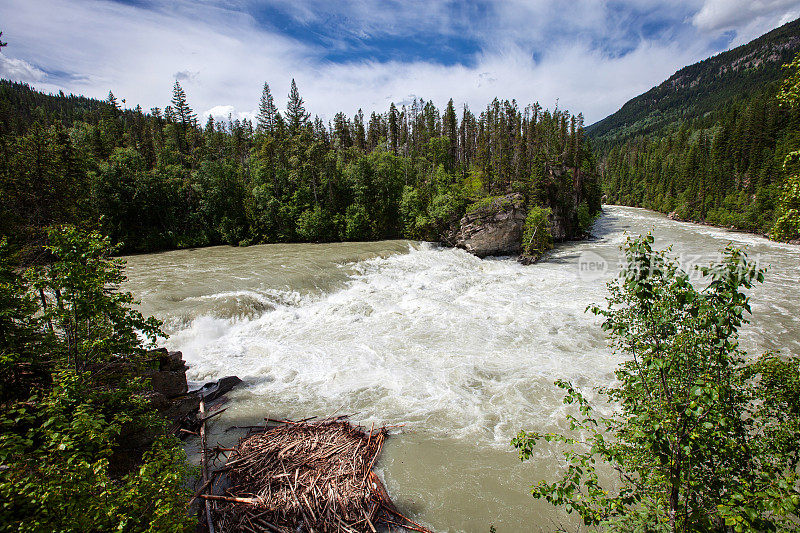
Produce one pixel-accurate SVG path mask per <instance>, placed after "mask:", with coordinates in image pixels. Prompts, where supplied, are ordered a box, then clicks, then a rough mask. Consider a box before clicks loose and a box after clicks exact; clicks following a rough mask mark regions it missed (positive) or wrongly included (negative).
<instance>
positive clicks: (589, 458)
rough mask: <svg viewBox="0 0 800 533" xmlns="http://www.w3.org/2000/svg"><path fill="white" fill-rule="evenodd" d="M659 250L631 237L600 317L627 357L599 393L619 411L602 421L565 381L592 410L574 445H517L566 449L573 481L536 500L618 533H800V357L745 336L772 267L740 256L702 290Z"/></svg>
mask: <svg viewBox="0 0 800 533" xmlns="http://www.w3.org/2000/svg"><path fill="white" fill-rule="evenodd" d="M652 243H653V238H652V236H647V237H639V238H636V239H633V240H629V241H628V243H627V245H626V247H625V253H626V258H627V266H626V267H625V268H624V269H623V271H622V273H621V274H620V279H619V280H618V281H616V282H611V283H610V284H609V290H610V292H611V296H610V297H609V298H608V306H607V307H606V308H604V309H603V308H600V307H597V306H593V307H592V308H591V310H592V312H593V313H595V314H598V315H600V316H602V317H604V318H605V322H604V323H603V329H604V330H605V331H607V332H609V334H610V336H611V339H612V341H613V345H614V347H615V348H616V349H617V350H619V351H620V352H622V353H624V354H625V355H626V356H627V360H626V361H625V362H623V363H621V364H620V365H619V367H618V369H617V372H616V375H617V379H618V384H617V385H614V386H612V387H610V388H607V389H600V391H599V392H601V393H604V394H605V395H607V397H608V399H609V401H610V403H611V404H612V405H616V406H618V408H617V410H616V411H615V412H614V413H613V414H612V415H611V416H608V417H601V416H598V415H597V414H596V413H595V411H594V409H593V407H592V406H591V405H590V404H589V402H588V401H587V400H586V399H585V398H584V396H583V395H582V394H581V392H580V391H579V390H578V389H577V388H575V387H574V386H572V385H571V384H570V383H567V382H565V381H558V382H556V384H557V385H558V386H559V387H561V388H562V389H564V390H565V391H566V397H565V398H564V403H566V404H574V405H576V406H577V408H578V411H579V414H577V415H570V416H569V417H568V419H569V427H570V431H571V432H572V433H571V435H570V436H565V435H560V434H547V435H542V434H539V433H535V432H532V433H528V432H524V431H523V432H520V433H519V434H518V436H517V437H516V438H515V439H514V441H513V444H514V446H515V447H516V448H517V449H518V450H519V455H520V458H522V459H523V460H524V459H528V458H530V457H531V456H532V455H533V453H534V449H535V446H536V445H537V443H538V442H539V441H540V440H545V441H553V442H558V443H561V444H562V445H564V446H565V447H566V450H567V451H566V452H565V455H564V457H565V462H566V465H565V470H564V472H563V475H562V476H561V478H560V479H557V480H556V481H555V482H552V483H550V482H547V481H540V482H539V483H538V484H536V485H535V486H533V488H532V490H531V492H532V494H533V496H534V497H536V498H544V499H546V500H547V501H548V502H550V503H552V504H555V505H563V506H565V508H566V510H567V511H568V512H572V511H575V512H577V513H578V514H579V515H580V516H581V518H582V519H583V521H584V522H585V523H586V524H587V525H593V526H603V527H604V528H605V529H606V530H611V531H671V532H677V531H720V532H723V531H726V532H727V531H731V530H733V531H776V530H785V529H791V530H795V529H796V527H797V524H798V518H800V515H799V514H798V511H800V485H798V476H797V470H796V469H797V466H798V461H799V459H800V379H798V370H800V359H799V358H797V357H790V358H779V357H776V356H775V355H774V354H767V355H766V356H763V357H761V358H759V359H758V360H756V361H752V360H751V359H749V358H747V357H746V354H745V353H744V352H742V351H741V350H740V349H739V347H738V341H737V339H738V330H739V328H740V327H741V326H742V325H743V324H745V323H747V319H746V318H745V314H746V313H749V312H750V303H749V297H748V296H747V295H746V294H745V292H744V291H746V290H748V289H750V288H752V286H753V284H754V283H756V282H761V281H762V280H763V270H760V269H758V268H757V267H756V266H755V265H754V264H752V263H751V262H749V261H748V260H747V257H746V255H745V254H744V253H742V252H740V251H739V250H736V249H734V248H731V247H729V248H728V249H727V250H726V251H725V256H724V259H723V260H722V261H721V262H719V263H717V264H713V265H711V266H709V267H705V268H702V269H700V270H701V273H702V274H703V276H705V277H706V279H707V280H708V283H707V284H706V286H705V288H703V289H697V288H696V287H695V286H694V285H693V284H692V283H691V282H690V279H689V275H688V274H687V273H686V272H684V271H683V270H681V269H680V267H679V266H678V264H677V262H676V261H675V260H674V259H671V258H670V257H668V256H667V255H666V253H665V252H660V251H654V250H653V249H652V247H651V245H652ZM574 435H577V436H574ZM599 465H604V466H610V467H611V470H610V471H612V472H615V473H616V474H618V478H617V479H616V480H614V481H611V480H607V479H605V478H604V477H603V476H602V475H601V473H600V472H601V469H600V467H599Z"/></svg>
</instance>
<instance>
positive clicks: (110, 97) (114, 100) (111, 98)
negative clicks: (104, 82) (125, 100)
mask: <svg viewBox="0 0 800 533" xmlns="http://www.w3.org/2000/svg"><path fill="white" fill-rule="evenodd" d="M106 102H108V103H109V104H111V105H113V106H114V107H115V108H116V109H119V108H120V105H119V102H118V101H117V98H116V97H115V96H114V93H112V92H111V91H108V98H107V99H106Z"/></svg>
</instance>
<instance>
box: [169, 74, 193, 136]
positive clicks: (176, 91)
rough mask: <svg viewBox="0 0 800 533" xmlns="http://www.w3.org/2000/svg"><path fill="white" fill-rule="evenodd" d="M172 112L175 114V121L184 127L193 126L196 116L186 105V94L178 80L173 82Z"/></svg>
mask: <svg viewBox="0 0 800 533" xmlns="http://www.w3.org/2000/svg"><path fill="white" fill-rule="evenodd" d="M172 111H173V113H174V114H175V120H176V121H178V122H180V123H181V125H183V126H184V127H185V126H193V125H194V124H195V122H196V121H197V115H196V114H195V113H194V112H193V111H192V108H191V107H189V104H188V103H186V93H185V92H184V90H183V87H181V84H180V83H178V80H175V85H174V86H173V87H172Z"/></svg>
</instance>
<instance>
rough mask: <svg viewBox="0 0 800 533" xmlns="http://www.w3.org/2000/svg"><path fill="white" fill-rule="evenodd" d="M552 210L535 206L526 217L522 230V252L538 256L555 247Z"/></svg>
mask: <svg viewBox="0 0 800 533" xmlns="http://www.w3.org/2000/svg"><path fill="white" fill-rule="evenodd" d="M551 215H552V210H551V209H550V208H549V207H546V208H543V207H539V206H534V207H532V208H531V209H530V211H528V216H527V217H525V225H524V227H523V231H522V252H523V253H524V254H525V255H529V256H531V257H536V258H538V257H539V256H541V255H542V254H543V253H545V252H546V251H547V250H549V249H550V248H552V247H553V236H552V235H551V234H550V216H551Z"/></svg>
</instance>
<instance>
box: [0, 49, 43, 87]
mask: <svg viewBox="0 0 800 533" xmlns="http://www.w3.org/2000/svg"><path fill="white" fill-rule="evenodd" d="M44 77H45V73H44V72H42V71H41V70H40V69H38V68H36V67H35V66H33V65H31V64H30V63H28V62H27V61H24V60H22V59H13V58H10V57H6V56H4V55H3V54H2V53H0V78H6V79H9V80H14V81H21V82H25V83H36V82H37V81H41V80H42V79H44Z"/></svg>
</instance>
